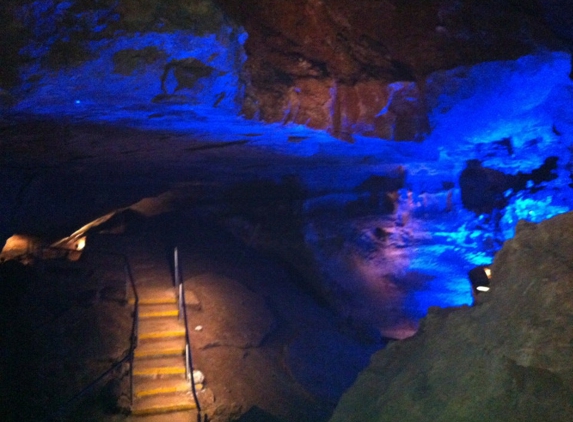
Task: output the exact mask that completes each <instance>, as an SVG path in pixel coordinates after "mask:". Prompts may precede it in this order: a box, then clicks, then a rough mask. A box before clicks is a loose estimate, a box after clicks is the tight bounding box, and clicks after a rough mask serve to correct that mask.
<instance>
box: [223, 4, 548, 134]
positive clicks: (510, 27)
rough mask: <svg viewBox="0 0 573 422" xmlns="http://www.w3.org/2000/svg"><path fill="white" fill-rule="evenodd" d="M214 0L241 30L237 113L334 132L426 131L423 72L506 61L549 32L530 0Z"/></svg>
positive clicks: (535, 43) (530, 49)
mask: <svg viewBox="0 0 573 422" xmlns="http://www.w3.org/2000/svg"><path fill="white" fill-rule="evenodd" d="M219 3H220V4H221V5H222V6H223V7H224V8H225V10H226V11H227V12H228V13H229V14H230V15H231V16H232V17H234V18H235V19H236V20H237V21H238V22H240V23H241V24H242V25H244V27H245V29H246V31H247V32H248V34H249V38H248V40H247V42H246V45H245V48H246V51H247V56H248V60H247V62H246V66H245V71H246V74H247V76H248V79H249V81H250V84H249V85H248V88H247V92H246V98H245V102H244V104H243V110H244V112H245V114H246V115H247V116H249V117H257V118H260V119H262V120H265V121H272V122H277V121H278V122H287V123H289V122H295V123H301V124H306V125H309V126H311V127H316V128H321V129H328V130H329V131H330V132H331V133H333V134H334V135H335V136H338V137H341V138H343V139H350V138H351V134H353V133H359V134H363V135H367V136H376V137H381V138H385V139H396V140H412V139H420V138H421V137H423V135H424V134H425V133H426V132H427V131H428V130H429V129H430V128H429V125H428V122H427V119H426V109H425V105H424V94H423V89H424V78H425V76H427V75H428V74H430V73H432V72H434V71H436V70H440V69H449V68H453V67H456V66H460V65H470V64H475V63H479V62H482V61H491V60H503V59H515V58H517V57H520V56H521V55H524V54H527V53H529V52H531V51H532V50H534V49H535V48H536V46H538V45H539V43H543V42H545V41H547V40H549V39H551V37H552V35H551V34H550V31H549V29H548V28H547V27H546V26H545V24H544V22H543V18H542V14H541V13H539V10H540V9H539V6H538V5H537V4H536V3H535V2H528V3H526V4H520V5H515V4H512V2H509V1H501V2H500V1H466V2H460V1H450V0H434V1H428V2H415V1H406V2H404V1H394V0H387V1H371V0H356V1H352V2H348V1H345V0H331V1H328V2H327V1H321V0H293V1H288V2H285V1H278V0H265V1H260V0H257V1H254V0H247V1H245V0H219ZM397 82H399V83H397Z"/></svg>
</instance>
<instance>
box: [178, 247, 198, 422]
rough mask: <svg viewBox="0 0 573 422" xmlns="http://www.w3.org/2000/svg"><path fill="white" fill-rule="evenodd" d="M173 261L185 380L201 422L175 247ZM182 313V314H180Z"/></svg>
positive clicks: (183, 295)
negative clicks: (182, 327)
mask: <svg viewBox="0 0 573 422" xmlns="http://www.w3.org/2000/svg"><path fill="white" fill-rule="evenodd" d="M173 261H174V281H175V286H176V288H177V289H178V290H179V318H180V319H181V314H183V322H184V324H185V372H186V375H187V380H188V381H189V383H190V384H191V393H192V394H193V399H194V400H195V403H196V404H197V422H201V420H202V415H201V412H202V410H201V404H200V403H199V398H198V397H197V388H196V386H195V377H194V376H193V372H194V370H193V357H192V355H191V338H190V337H189V322H188V320H187V306H185V288H184V282H183V281H182V277H181V267H180V266H179V249H178V248H177V247H176V248H175V249H174V250H173ZM181 311H183V312H181Z"/></svg>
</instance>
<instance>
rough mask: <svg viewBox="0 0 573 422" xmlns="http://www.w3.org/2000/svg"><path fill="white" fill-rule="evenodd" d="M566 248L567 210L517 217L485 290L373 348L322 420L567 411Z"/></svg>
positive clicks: (571, 316)
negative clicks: (535, 220) (536, 218)
mask: <svg viewBox="0 0 573 422" xmlns="http://www.w3.org/2000/svg"><path fill="white" fill-rule="evenodd" d="M572 253H573V213H568V214H561V215H559V216H557V217H554V218H552V219H550V220H546V221H543V222H541V223H539V224H537V225H536V224H532V223H526V222H523V221H521V222H520V223H519V224H518V226H517V229H516V235H515V237H514V238H513V239H511V240H509V241H507V242H506V243H505V244H504V247H503V249H502V250H501V251H500V252H499V253H498V254H497V255H496V257H495V261H494V264H493V267H492V280H491V286H492V290H491V291H490V293H489V294H488V295H487V296H485V295H484V296H483V297H482V296H479V297H478V300H477V303H476V305H475V306H474V307H471V308H469V307H465V308H461V309H443V310H440V309H434V310H433V311H431V312H430V313H429V315H428V317H426V319H425V320H424V321H423V324H422V328H421V329H420V331H419V332H418V334H417V335H415V336H414V337H412V338H410V339H408V340H405V341H401V342H397V343H394V344H392V345H390V346H389V347H388V348H387V349H386V350H383V351H381V352H378V353H377V354H376V355H374V357H373V358H372V360H371V363H370V366H369V367H368V368H367V369H366V370H365V371H363V372H362V373H361V374H360V375H359V377H358V380H357V382H356V383H355V385H354V386H353V387H351V388H350V390H349V391H347V393H345V395H344V396H343V398H342V400H341V401H340V403H339V405H338V407H337V409H336V411H335V413H334V416H333V418H332V419H331V421H332V422H338V421H344V422H348V421H361V422H373V421H376V422H382V421H396V420H400V421H412V422H414V421H415V422H424V421H432V422H435V421H444V422H445V421H464V422H471V421H476V422H477V421H479V422H483V421H563V422H565V421H570V420H573V402H572V401H571V397H573V390H572V387H571V386H572V385H573V383H572V381H573V363H572V362H573V347H572V343H573V324H572V321H573V277H572V275H571V274H572V270H573V265H572V264H571V255H572Z"/></svg>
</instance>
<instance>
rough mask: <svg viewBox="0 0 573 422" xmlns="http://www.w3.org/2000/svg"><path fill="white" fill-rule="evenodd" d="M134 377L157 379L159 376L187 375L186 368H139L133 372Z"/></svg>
mask: <svg viewBox="0 0 573 422" xmlns="http://www.w3.org/2000/svg"><path fill="white" fill-rule="evenodd" d="M133 375H134V376H138V377H156V376H158V375H185V368H184V367H180V366H158V367H154V368H139V369H134V370H133Z"/></svg>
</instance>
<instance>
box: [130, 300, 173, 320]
mask: <svg viewBox="0 0 573 422" xmlns="http://www.w3.org/2000/svg"><path fill="white" fill-rule="evenodd" d="M177 316H179V309H178V308H177V305H176V304H174V303H169V304H159V305H158V304H154V305H146V306H142V307H141V308H139V318H142V319H147V318H165V317H177Z"/></svg>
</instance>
